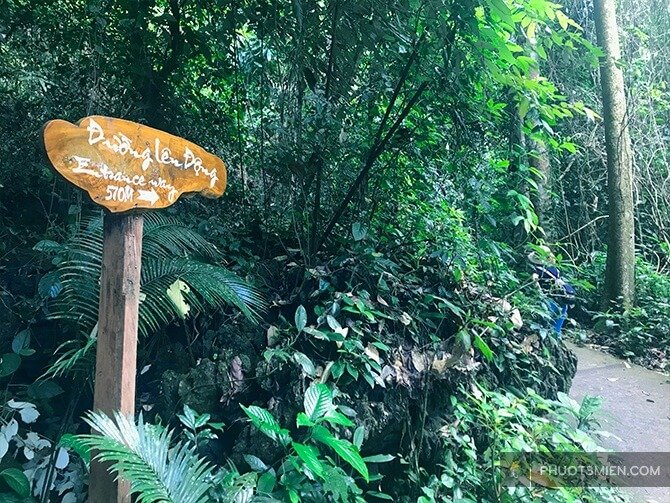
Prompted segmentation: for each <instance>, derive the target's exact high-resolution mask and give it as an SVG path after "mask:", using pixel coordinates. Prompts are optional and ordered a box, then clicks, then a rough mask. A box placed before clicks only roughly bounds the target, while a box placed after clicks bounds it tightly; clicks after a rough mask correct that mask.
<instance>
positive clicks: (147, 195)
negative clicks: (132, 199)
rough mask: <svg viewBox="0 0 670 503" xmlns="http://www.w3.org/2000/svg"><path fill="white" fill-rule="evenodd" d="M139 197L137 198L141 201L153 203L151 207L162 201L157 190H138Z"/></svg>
mask: <svg viewBox="0 0 670 503" xmlns="http://www.w3.org/2000/svg"><path fill="white" fill-rule="evenodd" d="M138 192H139V195H138V196H137V199H138V200H140V201H148V202H150V203H151V206H153V205H154V204H156V201H158V200H159V199H160V196H159V195H158V193H157V192H156V189H151V190H138Z"/></svg>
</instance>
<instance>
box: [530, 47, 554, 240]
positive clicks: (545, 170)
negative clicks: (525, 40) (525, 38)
mask: <svg viewBox="0 0 670 503" xmlns="http://www.w3.org/2000/svg"><path fill="white" fill-rule="evenodd" d="M534 48H535V45H534V44H533V49H534ZM531 56H532V58H533V59H534V60H535V64H534V65H533V67H532V68H531V69H530V72H529V76H530V78H531V79H533V80H538V79H539V78H540V61H539V58H538V57H537V53H536V52H535V51H534V50H533V52H532V53H531ZM535 122H536V123H535V124H534V126H538V125H539V120H537V119H536V121H535ZM526 143H527V146H528V165H529V166H530V167H531V168H532V169H533V173H532V175H533V179H534V180H535V184H536V185H537V188H536V189H535V190H531V200H532V201H533V206H534V207H535V213H536V214H537V219H538V223H539V225H540V226H541V227H542V228H543V229H544V231H545V233H547V237H550V234H551V233H550V230H551V229H550V228H549V225H548V222H547V215H548V213H549V210H550V206H551V197H550V191H551V187H550V184H551V162H550V161H549V152H548V151H547V145H546V144H545V143H544V140H542V139H541V138H533V137H532V136H528V138H527V142H526ZM550 240H551V239H550Z"/></svg>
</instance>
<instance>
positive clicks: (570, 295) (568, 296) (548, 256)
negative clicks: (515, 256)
mask: <svg viewBox="0 0 670 503" xmlns="http://www.w3.org/2000/svg"><path fill="white" fill-rule="evenodd" d="M540 249H541V251H542V256H540V254H538V253H537V252H532V253H531V254H530V255H528V261H529V262H530V263H531V265H532V266H533V276H534V277H535V279H536V281H537V282H538V285H539V287H540V289H541V290H542V292H543V293H544V294H545V295H546V296H547V303H548V305H549V311H550V312H551V313H552V314H553V315H554V316H555V319H554V322H553V328H554V332H555V333H556V335H557V336H559V337H560V336H561V331H562V329H563V325H564V324H565V320H567V319H568V310H569V309H571V308H573V307H574V305H575V293H576V292H575V288H574V287H573V286H572V285H571V284H569V283H567V282H566V281H565V280H563V278H561V272H560V271H559V270H558V268H557V267H556V264H555V262H556V259H555V258H554V256H553V254H552V253H551V251H550V250H549V248H547V247H546V246H542V247H541V248H540Z"/></svg>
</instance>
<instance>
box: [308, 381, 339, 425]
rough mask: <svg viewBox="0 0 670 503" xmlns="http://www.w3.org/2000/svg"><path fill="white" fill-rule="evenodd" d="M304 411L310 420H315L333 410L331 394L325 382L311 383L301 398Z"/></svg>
mask: <svg viewBox="0 0 670 503" xmlns="http://www.w3.org/2000/svg"><path fill="white" fill-rule="evenodd" d="M303 403H304V406H305V413H306V414H307V417H308V418H309V419H310V420H311V421H317V420H318V419H320V418H322V417H323V416H325V415H326V414H327V413H329V412H330V411H331V410H333V394H332V393H331V392H330V389H328V386H326V385H325V384H321V383H318V384H312V385H311V386H310V387H309V388H308V389H307V391H306V392H305V398H304V400H303Z"/></svg>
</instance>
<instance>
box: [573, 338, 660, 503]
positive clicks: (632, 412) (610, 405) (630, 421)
mask: <svg viewBox="0 0 670 503" xmlns="http://www.w3.org/2000/svg"><path fill="white" fill-rule="evenodd" d="M568 346H569V347H570V349H572V350H573V351H574V352H575V354H576V355H577V359H578V364H577V375H576V376H575V378H574V380H573V382H572V388H571V390H570V394H571V395H572V397H573V398H575V399H576V400H578V401H581V399H582V398H583V397H584V396H585V395H590V396H600V397H602V398H603V405H602V410H601V419H602V421H601V426H602V429H603V430H605V431H608V432H610V433H612V434H613V435H615V436H616V437H618V438H616V437H609V438H605V439H603V440H602V442H603V444H604V445H605V447H607V448H610V449H612V450H614V451H618V452H670V377H669V376H667V375H663V374H661V373H658V372H654V371H651V370H648V369H645V368H643V367H640V366H638V365H635V364H630V363H628V362H625V361H623V360H620V359H618V358H616V357H614V356H611V355H608V354H605V353H601V352H599V351H596V350H594V349H591V348H588V347H578V346H575V345H574V344H570V343H568ZM627 492H628V494H629V495H630V496H631V501H632V502H633V503H670V488H668V487H665V488H661V487H650V488H630V489H627Z"/></svg>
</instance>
